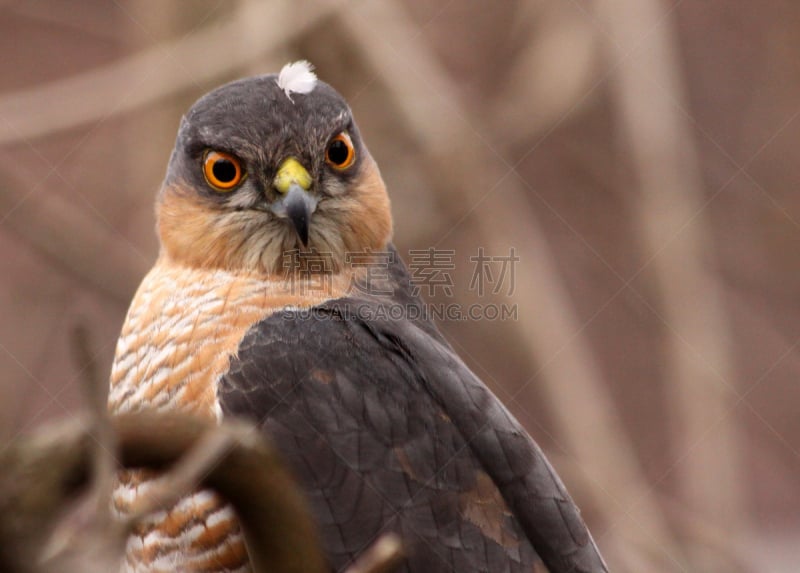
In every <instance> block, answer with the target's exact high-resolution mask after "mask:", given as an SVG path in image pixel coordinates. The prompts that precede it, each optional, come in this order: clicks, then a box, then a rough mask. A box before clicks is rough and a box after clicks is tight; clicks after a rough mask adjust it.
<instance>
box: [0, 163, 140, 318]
mask: <svg viewBox="0 0 800 573" xmlns="http://www.w3.org/2000/svg"><path fill="white" fill-rule="evenodd" d="M0 212H1V213H11V215H10V216H7V217H6V218H5V220H4V221H3V226H4V228H6V229H9V230H11V231H13V232H14V233H16V234H17V236H19V237H20V238H22V239H23V240H24V241H25V242H26V243H28V245H30V246H31V247H32V248H33V249H34V250H35V251H37V252H38V253H40V254H41V255H43V256H45V257H46V258H47V259H48V260H49V261H50V262H51V263H52V264H54V265H55V266H57V267H59V268H60V269H62V270H64V271H66V272H67V273H68V274H69V275H71V276H72V277H73V278H75V279H77V280H79V281H80V282H81V283H83V284H85V285H88V286H89V287H91V288H92V289H94V290H96V291H98V292H100V293H101V294H103V295H105V296H107V297H109V298H110V299H112V300H114V301H115V302H117V303H118V304H121V305H124V306H127V305H128V303H129V302H130V299H131V297H132V296H133V293H134V292H135V290H136V285H137V284H138V283H139V281H140V280H141V278H142V276H143V275H144V274H145V273H146V272H147V269H148V266H149V262H148V261H146V260H144V258H143V257H142V256H141V255H140V254H139V253H138V252H137V251H136V250H135V248H134V247H133V246H132V245H130V244H128V243H127V242H126V241H124V240H123V239H120V238H119V236H118V235H117V234H115V233H113V232H111V230H110V229H106V228H104V227H101V226H100V225H98V224H97V222H96V221H95V220H93V219H91V218H90V217H89V216H87V215H86V214H85V213H84V212H83V211H82V210H80V209H77V208H76V207H75V206H74V205H72V204H71V203H68V202H67V201H65V200H64V199H62V198H61V197H59V196H58V195H55V194H53V193H49V194H43V193H28V192H27V190H26V188H25V187H24V186H23V185H21V184H20V183H18V182H16V181H15V180H12V179H11V178H10V177H9V176H8V174H5V173H4V174H0Z"/></svg>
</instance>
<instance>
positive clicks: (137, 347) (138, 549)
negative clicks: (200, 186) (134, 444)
mask: <svg viewBox="0 0 800 573" xmlns="http://www.w3.org/2000/svg"><path fill="white" fill-rule="evenodd" d="M348 285H349V278H348V277H345V276H341V275H337V276H333V277H330V281H329V282H328V283H326V284H325V288H316V289H314V288H313V287H318V286H319V285H318V284H313V285H309V286H303V285H298V284H297V283H291V282H287V281H286V280H284V279H282V278H281V279H278V280H270V279H267V278H264V277H263V276H258V275H253V274H244V273H230V272H227V271H223V270H203V269H192V268H187V267H182V266H178V265H174V264H171V263H170V262H169V261H168V260H165V259H164V258H162V259H160V260H159V261H158V262H157V263H156V265H155V267H154V268H153V269H152V270H151V271H150V273H149V274H148V275H147V276H146V277H145V279H144V281H143V282H142V284H141V286H140V287H139V290H138V292H137V293H136V296H135V297H134V299H133V302H132V303H131V307H130V309H129V311H128V315H127V317H126V319H125V323H124V325H123V328H122V333H121V334H120V338H119V341H118V343H117V349H116V355H115V358H114V364H113V367H112V372H111V387H110V392H109V399H108V407H109V411H110V412H111V413H112V414H115V413H125V412H132V411H138V410H143V409H158V410H181V411H185V412H190V413H193V414H196V415H198V416H201V417H207V418H211V419H214V420H216V421H218V422H219V421H221V419H222V411H221V409H220V407H219V404H218V401H217V396H216V392H217V384H218V381H219V379H220V377H221V376H222V375H224V374H225V372H226V370H227V369H228V366H229V360H230V357H231V356H232V355H235V353H236V350H237V348H238V345H239V343H240V341H241V339H242V337H243V336H244V335H245V333H246V332H247V330H248V329H249V328H250V327H251V326H252V325H253V324H255V323H257V322H259V321H260V320H262V319H263V318H265V317H267V316H269V315H271V314H273V313H274V312H277V311H280V310H282V309H284V308H286V307H294V308H308V307H310V306H314V305H316V304H319V303H322V302H324V301H325V300H328V299H329V298H332V297H338V296H343V295H344V294H345V293H346V290H347V288H348ZM149 477H151V476H148V475H145V474H144V473H143V472H141V471H125V472H121V473H120V475H119V485H118V487H117V488H116V490H115V492H114V499H113V506H114V509H115V510H116V511H118V512H119V513H120V514H122V515H124V514H127V513H129V512H131V511H132V510H133V508H134V507H135V505H136V503H137V498H139V497H140V496H142V495H143V494H145V493H146V491H147V489H148V487H149V484H150V482H149V481H148V478H149ZM123 570H124V571H137V572H138V571H142V572H143V571H148V572H152V571H182V572H190V571H206V572H213V571H248V570H249V565H248V560H247V555H246V551H245V547H244V541H243V537H242V533H241V530H240V527H239V525H238V523H237V521H236V519H235V516H234V514H233V510H232V509H231V508H230V507H229V506H228V505H227V504H225V503H224V502H223V501H222V500H221V499H220V498H219V497H218V496H216V495H215V494H214V493H213V492H211V491H208V490H199V491H197V492H196V493H194V494H192V495H190V496H187V497H185V498H183V499H182V500H181V501H180V502H178V503H177V504H176V505H175V506H173V507H172V508H169V509H168V510H165V511H161V512H158V513H157V514H154V515H153V516H152V517H151V518H150V519H149V520H147V521H146V522H144V523H142V524H141V525H140V526H139V527H138V528H137V530H136V531H135V532H134V534H133V535H132V536H131V538H130V539H129V541H128V547H127V552H126V561H125V564H124V565H123Z"/></svg>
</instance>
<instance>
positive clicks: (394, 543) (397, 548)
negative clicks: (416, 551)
mask: <svg viewBox="0 0 800 573" xmlns="http://www.w3.org/2000/svg"><path fill="white" fill-rule="evenodd" d="M402 560H403V546H402V543H401V542H400V538H399V537H398V536H397V535H396V534H394V533H386V534H384V535H382V536H381V537H380V538H379V539H378V540H377V541H376V542H375V543H373V544H372V545H371V546H370V547H369V549H367V550H366V551H365V552H364V553H363V554H362V555H361V556H360V557H359V558H358V559H356V562H355V563H353V564H352V565H351V566H350V567H348V568H347V571H346V572H345V573H391V572H392V571H394V570H395V569H396V568H397V567H398V566H399V565H400V563H401V562H402Z"/></svg>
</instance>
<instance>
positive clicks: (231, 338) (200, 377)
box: [109, 62, 606, 573]
mask: <svg viewBox="0 0 800 573" xmlns="http://www.w3.org/2000/svg"><path fill="white" fill-rule="evenodd" d="M156 212H157V220H158V224H157V230H158V234H159V238H160V242H161V251H160V255H159V257H158V260H157V262H156V263H155V266H154V267H153V269H152V270H151V271H150V273H149V274H148V275H147V276H146V277H145V279H144V280H143V282H142V284H141V286H140V287H139V290H138V292H137V294H136V296H135V298H134V300H133V302H132V304H131V307H130V310H129V311H128V315H127V317H126V320H125V324H124V326H123V329H122V333H121V335H120V338H119V342H118V345H117V349H116V356H115V360H114V366H113V370H112V375H111V389H110V395H109V407H110V410H111V411H112V412H114V413H121V412H130V411H136V410H141V409H146V408H151V409H152V408H155V409H159V410H163V411H170V410H181V411H187V412H193V413H195V414H197V415H199V416H205V417H208V418H211V419H214V420H223V419H226V418H229V417H243V418H248V419H251V420H254V421H255V422H256V423H257V424H258V426H259V427H260V428H261V429H262V430H263V432H264V433H265V434H266V435H268V436H269V438H271V440H272V441H273V442H274V443H275V444H276V446H277V448H278V449H279V450H280V452H281V453H282V454H283V456H284V458H285V459H286V461H287V463H288V464H289V466H290V468H291V469H292V470H293V472H294V474H295V475H296V476H297V479H298V481H299V482H300V485H301V487H302V489H303V490H304V492H305V494H306V495H307V497H308V500H309V501H310V507H311V509H312V512H313V514H314V517H315V519H316V521H317V524H318V527H319V532H320V536H321V539H322V542H323V548H324V551H325V554H326V556H327V559H328V560H329V563H330V567H331V570H332V571H341V570H343V569H344V568H346V567H347V565H348V564H349V563H350V562H351V561H352V560H353V559H354V558H355V557H356V556H358V555H359V553H360V552H362V551H363V550H364V549H365V548H366V547H368V546H369V545H370V544H371V542H373V541H374V540H375V539H376V537H377V536H378V535H380V534H381V533H383V532H390V531H391V532H396V533H397V534H398V535H399V536H400V537H401V539H402V541H403V544H404V548H405V552H406V553H407V557H406V560H405V562H404V563H403V564H402V566H401V567H400V571H406V572H426V573H431V572H438V571H442V572H445V571H446V572H450V571H458V572H460V573H473V572H491V573H503V572H518V571H519V572H522V571H525V572H534V571H545V568H544V567H545V566H546V570H549V571H550V572H551V573H567V572H573V573H590V572H591V573H597V572H601V571H606V566H605V564H604V562H603V559H602V558H601V556H600V554H599V552H598V550H597V547H596V545H595V543H594V541H593V540H592V537H591V535H590V534H589V531H588V530H587V528H586V525H585V524H584V522H583V520H582V519H581V517H580V514H579V511H578V509H577V507H576V506H575V504H574V503H573V501H572V499H571V498H570V496H569V495H568V494H567V491H566V490H565V488H564V485H563V484H562V482H561V481H560V479H559V477H558V476H557V475H556V473H555V471H554V470H553V468H552V467H551V466H550V464H549V463H548V461H547V460H546V459H545V457H544V455H543V453H542V451H541V450H540V449H539V447H538V446H537V445H536V444H535V443H534V441H533V440H532V439H531V437H530V436H529V435H528V434H527V433H526V432H525V430H524V429H523V428H522V427H521V426H520V424H519V423H518V422H517V421H516V420H515V419H514V417H513V416H512V415H511V414H510V413H509V412H508V410H506V408H505V407H504V406H503V405H502V404H501V403H500V402H499V400H498V399H497V398H496V397H495V396H494V395H493V394H492V393H491V392H490V391H489V390H488V389H487V388H486V386H484V384H483V383H482V382H481V381H480V380H479V379H478V378H477V377H476V376H475V374H473V373H472V372H471V371H470V370H469V369H468V368H467V366H466V365H465V364H464V363H463V362H462V361H461V359H460V358H459V357H458V356H457V355H456V354H455V352H454V351H453V349H452V348H451V347H450V345H449V344H448V343H447V342H446V341H445V339H444V338H443V337H442V335H441V334H440V333H439V331H438V330H437V328H436V326H435V325H434V324H433V323H432V322H431V321H430V320H428V319H427V318H426V316H425V312H424V309H423V306H422V305H423V303H422V302H421V301H420V299H419V298H418V297H417V296H416V294H415V293H414V289H413V288H412V285H411V281H410V277H409V274H408V272H407V270H406V267H405V266H404V264H403V262H402V261H401V259H400V257H399V256H398V254H397V252H396V250H395V248H394V247H393V245H392V242H391V241H392V217H391V213H390V205H389V197H388V195H387V192H386V188H385V186H384V183H383V180H382V179H381V175H380V172H379V171H378V166H377V165H376V163H375V161H374V160H373V158H372V156H371V155H370V153H369V151H368V150H367V147H366V144H365V143H364V140H363V139H362V136H361V133H360V132H359V129H358V127H357V125H356V123H355V120H354V118H353V115H352V113H351V110H350V108H349V107H348V105H347V103H346V102H345V100H344V99H343V98H342V96H341V95H339V94H338V93H337V92H336V91H335V90H334V89H333V88H332V87H331V86H329V85H327V84H326V83H324V82H322V81H319V80H317V78H316V76H315V74H314V73H313V71H312V68H311V66H310V64H308V63H307V62H297V63H294V64H288V65H287V66H285V67H284V68H283V69H282V70H281V72H280V73H279V74H271V75H263V76H258V77H252V78H247V79H242V80H238V81H234V82H232V83H229V84H227V85H224V86H222V87H219V88H217V89H215V90H213V91H211V92H210V93H208V94H206V95H205V96H203V97H201V98H200V99H199V100H198V101H197V102H196V103H195V104H194V105H193V106H192V108H191V109H190V110H189V111H188V113H187V114H186V115H185V116H184V118H183V120H182V121H181V125H180V129H179V131H178V136H177V141H176V144H175V148H174V150H173V152H172V156H171V158H170V161H169V166H168V168H167V174H166V178H165V180H164V183H163V186H162V187H161V190H160V193H159V195H158V199H157V207H156ZM378 255H380V257H381V260H382V261H388V262H386V264H385V265H384V266H380V265H379V269H378V270H380V271H381V272H374V271H375V269H374V268H372V266H371V265H370V264H364V263H363V259H364V257H366V258H367V259H369V258H370V257H375V256H378ZM359 257H361V258H359ZM356 261H361V262H359V263H358V264H356ZM398 309H399V310H400V312H398ZM412 311H413V312H412ZM120 481H121V483H120V485H119V488H118V490H117V492H116V495H115V506H116V508H117V509H118V510H119V511H120V512H125V511H126V510H129V509H130V507H131V504H132V503H134V502H135V500H136V498H137V495H140V494H141V493H142V491H144V490H145V489H146V488H147V485H148V482H147V481H146V480H144V479H143V478H142V476H141V475H137V474H125V475H122V476H121V478H120ZM124 568H125V569H126V570H129V571H173V570H180V571H247V570H248V568H249V566H248V560H247V554H246V549H245V546H244V543H243V538H242V533H241V531H240V527H239V525H238V524H237V522H236V519H235V516H234V515H233V512H232V510H231V509H230V508H229V507H228V506H227V505H226V504H225V503H224V502H223V501H222V500H221V499H219V498H217V497H216V495H215V494H213V493H212V492H210V491H203V490H200V491H197V492H195V493H194V494H192V495H190V496H188V497H186V498H184V499H182V500H181V501H180V502H179V503H177V504H176V505H175V506H174V507H172V508H171V509H169V510H168V511H162V512H160V513H159V514H157V515H154V516H153V517H152V519H150V520H149V521H148V522H147V523H145V524H143V525H142V526H141V527H140V528H139V530H137V531H136V532H135V534H134V535H133V536H132V537H131V539H130V541H129V543H128V547H127V555H126V562H125V564H124Z"/></svg>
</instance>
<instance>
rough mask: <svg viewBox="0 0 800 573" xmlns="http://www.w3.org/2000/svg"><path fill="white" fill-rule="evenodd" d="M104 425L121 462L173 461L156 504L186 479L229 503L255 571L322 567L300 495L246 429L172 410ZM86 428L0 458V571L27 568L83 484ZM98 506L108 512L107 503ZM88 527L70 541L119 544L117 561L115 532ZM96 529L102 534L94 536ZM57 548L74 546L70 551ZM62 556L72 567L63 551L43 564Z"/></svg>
mask: <svg viewBox="0 0 800 573" xmlns="http://www.w3.org/2000/svg"><path fill="white" fill-rule="evenodd" d="M113 428H114V431H115V434H116V436H117V440H118V443H119V447H120V450H119V457H120V460H121V462H122V465H123V466H125V467H129V468H138V467H145V468H152V469H164V468H166V467H167V466H169V465H172V464H174V463H176V462H177V463H178V466H177V468H178V475H177V476H173V477H170V475H171V474H169V473H168V474H167V478H166V480H167V481H166V482H164V483H172V484H174V487H175V488H176V491H175V492H172V493H167V492H165V491H164V490H162V493H164V495H163V496H162V497H161V498H160V499H161V500H162V501H168V500H169V499H173V495H174V494H177V495H180V492H179V491H178V490H181V489H182V488H184V487H185V486H186V484H187V481H186V480H187V479H189V478H199V482H198V483H196V485H199V486H203V487H209V488H212V489H214V490H216V491H217V492H218V493H220V495H221V496H222V497H223V498H224V499H226V500H227V501H229V502H230V503H231V504H232V505H233V507H234V509H235V511H236V514H237V516H238V518H239V520H240V523H241V524H242V529H243V530H244V533H245V539H246V541H247V547H248V552H249V555H250V558H251V562H252V564H253V569H254V571H255V572H256V573H260V572H266V571H269V572H270V573H283V572H285V573H289V572H297V573H300V572H315V571H318V572H320V573H321V572H323V571H326V570H327V569H326V565H325V562H324V559H323V557H322V553H321V550H320V545H319V542H318V540H317V535H316V531H315V529H314V525H313V522H312V520H311V517H310V515H309V513H308V510H307V508H306V505H305V500H304V499H303V498H302V496H301V494H300V493H299V491H298V490H297V487H296V486H295V485H294V482H293V480H292V479H291V477H290V475H289V474H288V472H287V471H286V470H285V468H284V467H283V465H282V464H281V462H280V460H279V459H278V457H277V454H276V453H275V451H274V450H273V448H272V447H271V446H269V445H268V444H267V443H266V442H265V441H264V439H263V437H262V436H261V435H260V432H259V431H258V430H257V429H255V428H254V427H252V426H251V425H249V424H244V423H237V422H230V423H226V424H224V425H222V426H215V425H212V424H209V423H208V422H206V421H201V420H197V419H194V418H189V417H186V416H180V415H176V414H174V413H170V414H168V415H163V414H155V413H142V414H136V415H129V416H124V417H119V418H116V419H114V420H113ZM90 429H91V425H90V424H87V423H86V422H80V423H74V422H72V423H62V424H59V425H58V426H55V427H53V428H51V429H50V430H49V431H47V432H41V433H39V434H38V435H36V436H34V437H33V438H31V439H28V440H26V441H22V442H19V443H17V444H15V445H14V446H12V447H10V448H9V449H7V450H5V451H4V452H2V454H0V463H2V465H3V468H4V472H3V473H2V475H0V547H2V548H3V550H2V552H0V561H1V560H2V559H5V560H6V563H5V564H4V565H6V567H5V568H4V569H3V570H4V571H10V572H17V571H33V570H35V568H34V566H31V564H34V563H37V562H38V559H39V556H40V555H42V552H43V549H44V548H46V547H47V546H48V544H49V539H50V537H51V533H52V531H53V529H54V526H55V525H56V523H55V521H56V519H57V518H58V516H59V515H60V513H61V512H63V510H64V509H65V508H67V507H68V506H69V504H70V502H71V500H74V499H75V498H76V496H77V495H78V494H79V493H80V492H81V491H82V490H83V489H84V488H85V487H86V486H87V484H88V478H89V474H90V469H89V468H90V467H91V465H92V459H91V458H92V455H93V451H94V447H93V446H92V444H91V442H92V441H93V439H94V438H93V437H92V435H91V433H90ZM209 443H212V444H215V445H214V447H213V448H212V449H213V452H212V455H207V454H205V453H203V452H202V448H203V446H207V445H208V444H209ZM186 452H191V453H190V456H189V458H188V460H185V461H181V460H182V459H183V456H184V454H185V453H186ZM106 511H110V509H109V508H108V506H106ZM95 519H96V516H95ZM92 533H93V534H94V535H82V536H80V537H79V539H84V540H86V542H87V543H95V544H98V543H101V541H105V542H106V543H105V546H107V547H108V546H111V547H117V548H118V550H119V551H118V554H114V553H113V552H111V554H110V555H107V556H106V558H107V559H109V560H111V559H112V558H116V559H119V558H121V551H122V548H123V547H124V543H121V541H124V536H125V535H127V533H126V532H125V531H121V532H120V531H106V532H105V533H104V532H102V530H98V529H96V530H94V531H93V532H92ZM104 535H105V536H106V537H107V539H103V540H101V541H98V539H96V538H97V537H103V536H104ZM59 546H61V547H64V544H60V545H59ZM9 547H10V548H13V549H12V550H9V549H7V548H9ZM66 549H67V551H70V550H71V551H73V552H74V550H75V547H74V546H66ZM93 557H95V556H93ZM12 561H13V563H12ZM65 562H66V563H76V562H77V563H81V561H80V559H77V560H76V558H75V555H69V554H68V555H60V556H59V555H56V556H52V557H51V562H50V563H49V564H48V565H49V567H50V570H61V571H69V570H68V569H65V568H59V567H58V563H62V564H63V563H65ZM110 563H111V561H108V562H107V563H105V565H106V568H105V569H103V568H102V567H99V568H98V567H97V566H96V564H93V563H90V562H83V563H82V568H80V567H79V568H77V569H72V571H76V572H77V571H100V570H105V571H108V570H111V568H109V567H108V565H109V564H110ZM117 563H119V561H117Z"/></svg>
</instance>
